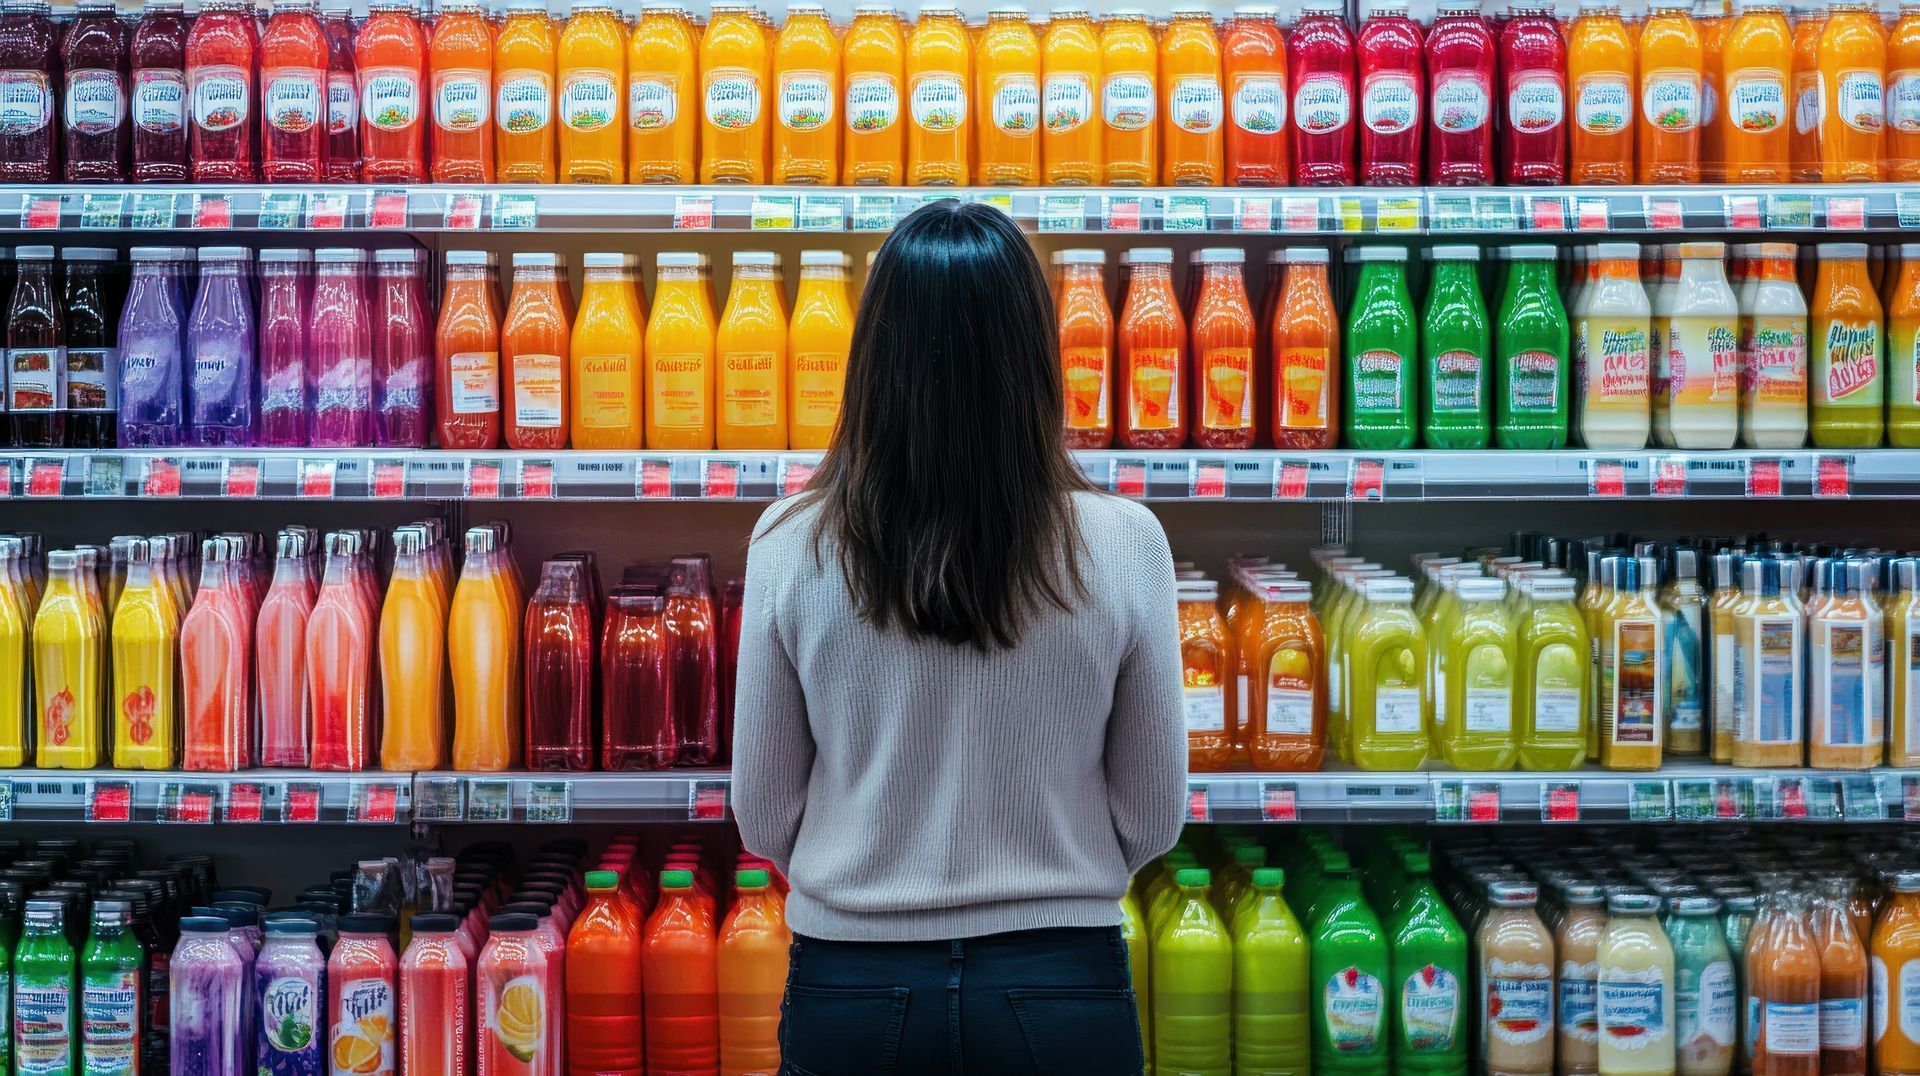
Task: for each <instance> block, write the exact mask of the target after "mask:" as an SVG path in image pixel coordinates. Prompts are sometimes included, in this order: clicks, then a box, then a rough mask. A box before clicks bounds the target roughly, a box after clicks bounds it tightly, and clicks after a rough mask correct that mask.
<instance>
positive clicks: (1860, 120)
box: [1815, 0, 1887, 183]
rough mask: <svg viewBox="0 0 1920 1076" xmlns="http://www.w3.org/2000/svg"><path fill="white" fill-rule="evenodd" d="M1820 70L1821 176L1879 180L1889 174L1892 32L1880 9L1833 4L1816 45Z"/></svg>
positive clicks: (1851, 0) (1848, 1)
mask: <svg viewBox="0 0 1920 1076" xmlns="http://www.w3.org/2000/svg"><path fill="white" fill-rule="evenodd" d="M1815 55H1816V63H1817V64H1818V65H1819V67H1818V70H1819V75H1820V121H1819V126H1818V128H1817V133H1818V137H1819V147H1820V180H1821V182H1824V183H1878V182H1880V181H1881V180H1882V179H1883V178H1884V177H1885V174H1886V171H1885V163H1884V161H1883V160H1882V156H1883V149H1884V147H1883V143H1884V142H1885V140H1886V130H1885V128H1886V105H1885V100H1884V98H1885V89H1886V78H1887V34H1886V31H1885V30H1884V29H1883V28H1882V27H1881V24H1880V13H1879V11H1878V9H1876V8H1875V7H1873V6H1872V5H1870V4H1866V3H1859V2H1856V0H1843V2H1838V3H1834V4H1832V5H1830V7H1829V14H1828V16H1827V24H1826V26H1825V27H1824V28H1823V29H1822V30H1821V31H1820V43H1819V45H1818V47H1817V50H1816V54H1815Z"/></svg>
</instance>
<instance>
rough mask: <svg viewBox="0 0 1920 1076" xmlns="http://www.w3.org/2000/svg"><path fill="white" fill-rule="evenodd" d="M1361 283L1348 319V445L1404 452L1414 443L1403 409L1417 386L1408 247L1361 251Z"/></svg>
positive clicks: (1409, 415)
mask: <svg viewBox="0 0 1920 1076" xmlns="http://www.w3.org/2000/svg"><path fill="white" fill-rule="evenodd" d="M1356 253H1357V254H1358V256H1359V259H1360V279H1359V282H1358V283H1357V284H1356V285H1355V286H1354V299H1353V309H1352V312H1351V313H1350V314H1349V315H1348V316H1347V332H1346V346H1347V379H1346V381H1347V385H1346V397H1347V399H1346V431H1347V443H1348V444H1349V445H1351V446H1353V447H1355V448H1366V449H1402V448H1412V447H1413V443H1414V416H1413V414H1412V413H1411V411H1412V409H1411V408H1409V407H1408V406H1407V404H1408V403H1409V402H1411V401H1412V400H1414V399H1416V398H1417V397H1416V396H1415V386H1416V385H1417V384H1418V366H1417V361H1418V360H1417V357H1416V356H1417V352H1416V346H1417V343H1418V340H1417V330H1416V329H1415V328H1414V314H1413V299H1412V297H1411V296H1409V295H1408V294H1407V273H1406V262H1407V248H1405V247H1362V248H1360V249H1359V250H1358V251H1357V252H1356Z"/></svg>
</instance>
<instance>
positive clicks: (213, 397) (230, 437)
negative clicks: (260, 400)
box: [187, 247, 255, 447]
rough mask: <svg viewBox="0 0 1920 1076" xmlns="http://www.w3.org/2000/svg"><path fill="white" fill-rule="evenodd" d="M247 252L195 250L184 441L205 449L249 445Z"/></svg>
mask: <svg viewBox="0 0 1920 1076" xmlns="http://www.w3.org/2000/svg"><path fill="white" fill-rule="evenodd" d="M251 260H252V252H251V251H249V250H247V249H246V248H244V247H201V248H200V262H199V264H200V288H199V295H198V296H197V297H196V298H195V300H194V303H193V313H192V314H191V315H190V316H189V317H188V319H187V368H188V370H189V371H190V373H189V375H188V377H187V436H188V441H189V443H191V444H194V445H199V446H207V447H220V446H232V445H248V444H251V443H252V442H253V427H254V421H255V420H254V411H253V391H254V390H253V382H254V372H253V363H254V311H253V301H252V298H251V296H250V295H249V294H248V292H249V289H248V285H247V282H246V280H245V274H246V272H247V266H248V263H249V262H250V261H251Z"/></svg>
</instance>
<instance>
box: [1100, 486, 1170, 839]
mask: <svg viewBox="0 0 1920 1076" xmlns="http://www.w3.org/2000/svg"><path fill="white" fill-rule="evenodd" d="M1128 507H1130V508H1135V509H1136V510H1137V511H1139V512H1140V513H1141V514H1142V515H1146V511H1145V509H1138V508H1137V506H1132V505H1129V506H1128ZM1136 533H1137V534H1138V539H1137V541H1136V544H1135V548H1136V549H1137V550H1138V554H1137V557H1136V567H1135V571H1134V573H1132V574H1133V579H1134V580H1135V582H1134V591H1133V598H1134V610H1135V612H1134V624H1133V642H1132V645H1131V646H1130V647H1129V648H1128V651H1127V653H1126V656H1125V657H1124V658H1123V659H1122V661H1121V665H1120V673H1119V676H1118V677H1117V678H1116V679H1115V682H1114V687H1113V714H1112V716H1111V717H1109V718H1108V720H1107V751H1106V770H1107V802H1108V807H1109V810H1110V811H1111V812H1112V815H1113V831H1114V834H1115V835H1116V836H1117V837H1118V838H1119V839H1120V850H1121V853H1122V854H1124V855H1125V856H1126V860H1127V873H1129V874H1133V873H1136V872H1138V871H1139V870H1140V868H1142V867H1144V866H1146V865H1147V864H1148V863H1150V862H1152V861H1153V860H1154V859H1156V858H1158V857H1159V856H1160V855H1162V854H1163V853H1165V852H1166V850H1167V849H1169V848H1171V847H1173V842H1174V841H1176V840H1178V839H1179V837H1180V827H1181V826H1182V825H1183V824H1184V821H1185V816H1184V811H1183V810H1182V806H1183V805H1182V803H1181V798H1182V796H1183V794H1184V793H1185V791H1186V780H1187V732H1186V721H1185V717H1184V711H1183V709H1182V705H1181V684H1180V675H1181V673H1180V628H1179V610H1178V608H1177V607H1176V604H1175V601H1174V591H1173V553H1172V551H1171V550H1170V549H1169V547H1168V545H1167V536H1166V532H1164V531H1162V530H1161V529H1160V525H1159V522H1158V521H1157V520H1155V519H1153V518H1152V517H1151V516H1147V519H1146V520H1145V523H1144V525H1142V526H1139V527H1138V528H1137V529H1136Z"/></svg>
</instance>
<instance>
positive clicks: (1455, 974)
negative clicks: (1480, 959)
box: [1387, 851, 1468, 1076]
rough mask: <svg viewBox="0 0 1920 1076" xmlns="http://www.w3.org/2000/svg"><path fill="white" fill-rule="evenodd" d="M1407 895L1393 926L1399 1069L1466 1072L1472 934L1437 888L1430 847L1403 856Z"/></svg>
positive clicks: (1461, 1075) (1431, 1074)
mask: <svg viewBox="0 0 1920 1076" xmlns="http://www.w3.org/2000/svg"><path fill="white" fill-rule="evenodd" d="M1400 868H1401V872H1402V876H1403V881H1402V884H1401V888H1402V890H1403V893H1404V896H1403V898H1402V899H1401V900H1400V901H1399V902H1398V905H1397V911H1396V913H1395V914H1394V916H1393V918H1392V920H1391V921H1390V922H1389V923H1388V925H1387V936H1388V937H1389V938H1390V939H1391V940H1392V945H1393V957H1392V961H1393V971H1392V976H1391V978H1390V979H1389V980H1388V982H1390V983H1392V984H1394V987H1395V990H1396V992H1397V994H1398V998H1397V999H1396V1004H1395V1005H1394V1006H1393V1036H1392V1037H1393V1071H1394V1073H1395V1074H1396V1076H1466V1072H1467V1036H1466V1034H1465V1030H1464V1027H1465V1021H1466V1018H1467V1012H1468V1006H1467V1003H1466V998H1465V996H1464V992H1465V984H1466V983H1467V981H1468V979H1467V935H1466V932H1465V931H1464V930H1462V929H1461V928H1460V921H1459V920H1458V919H1455V918H1454V917H1453V912H1452V911H1451V910H1449V909H1448V908H1447V902H1446V901H1445V900H1443V899H1441V897H1440V893H1439V891H1438V890H1436V889H1435V888H1434V887H1433V867H1432V864H1431V862H1430V861H1429V860H1428V858H1427V853H1425V852H1417V851H1414V852H1406V853H1403V854H1402V855H1401V857H1400Z"/></svg>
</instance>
